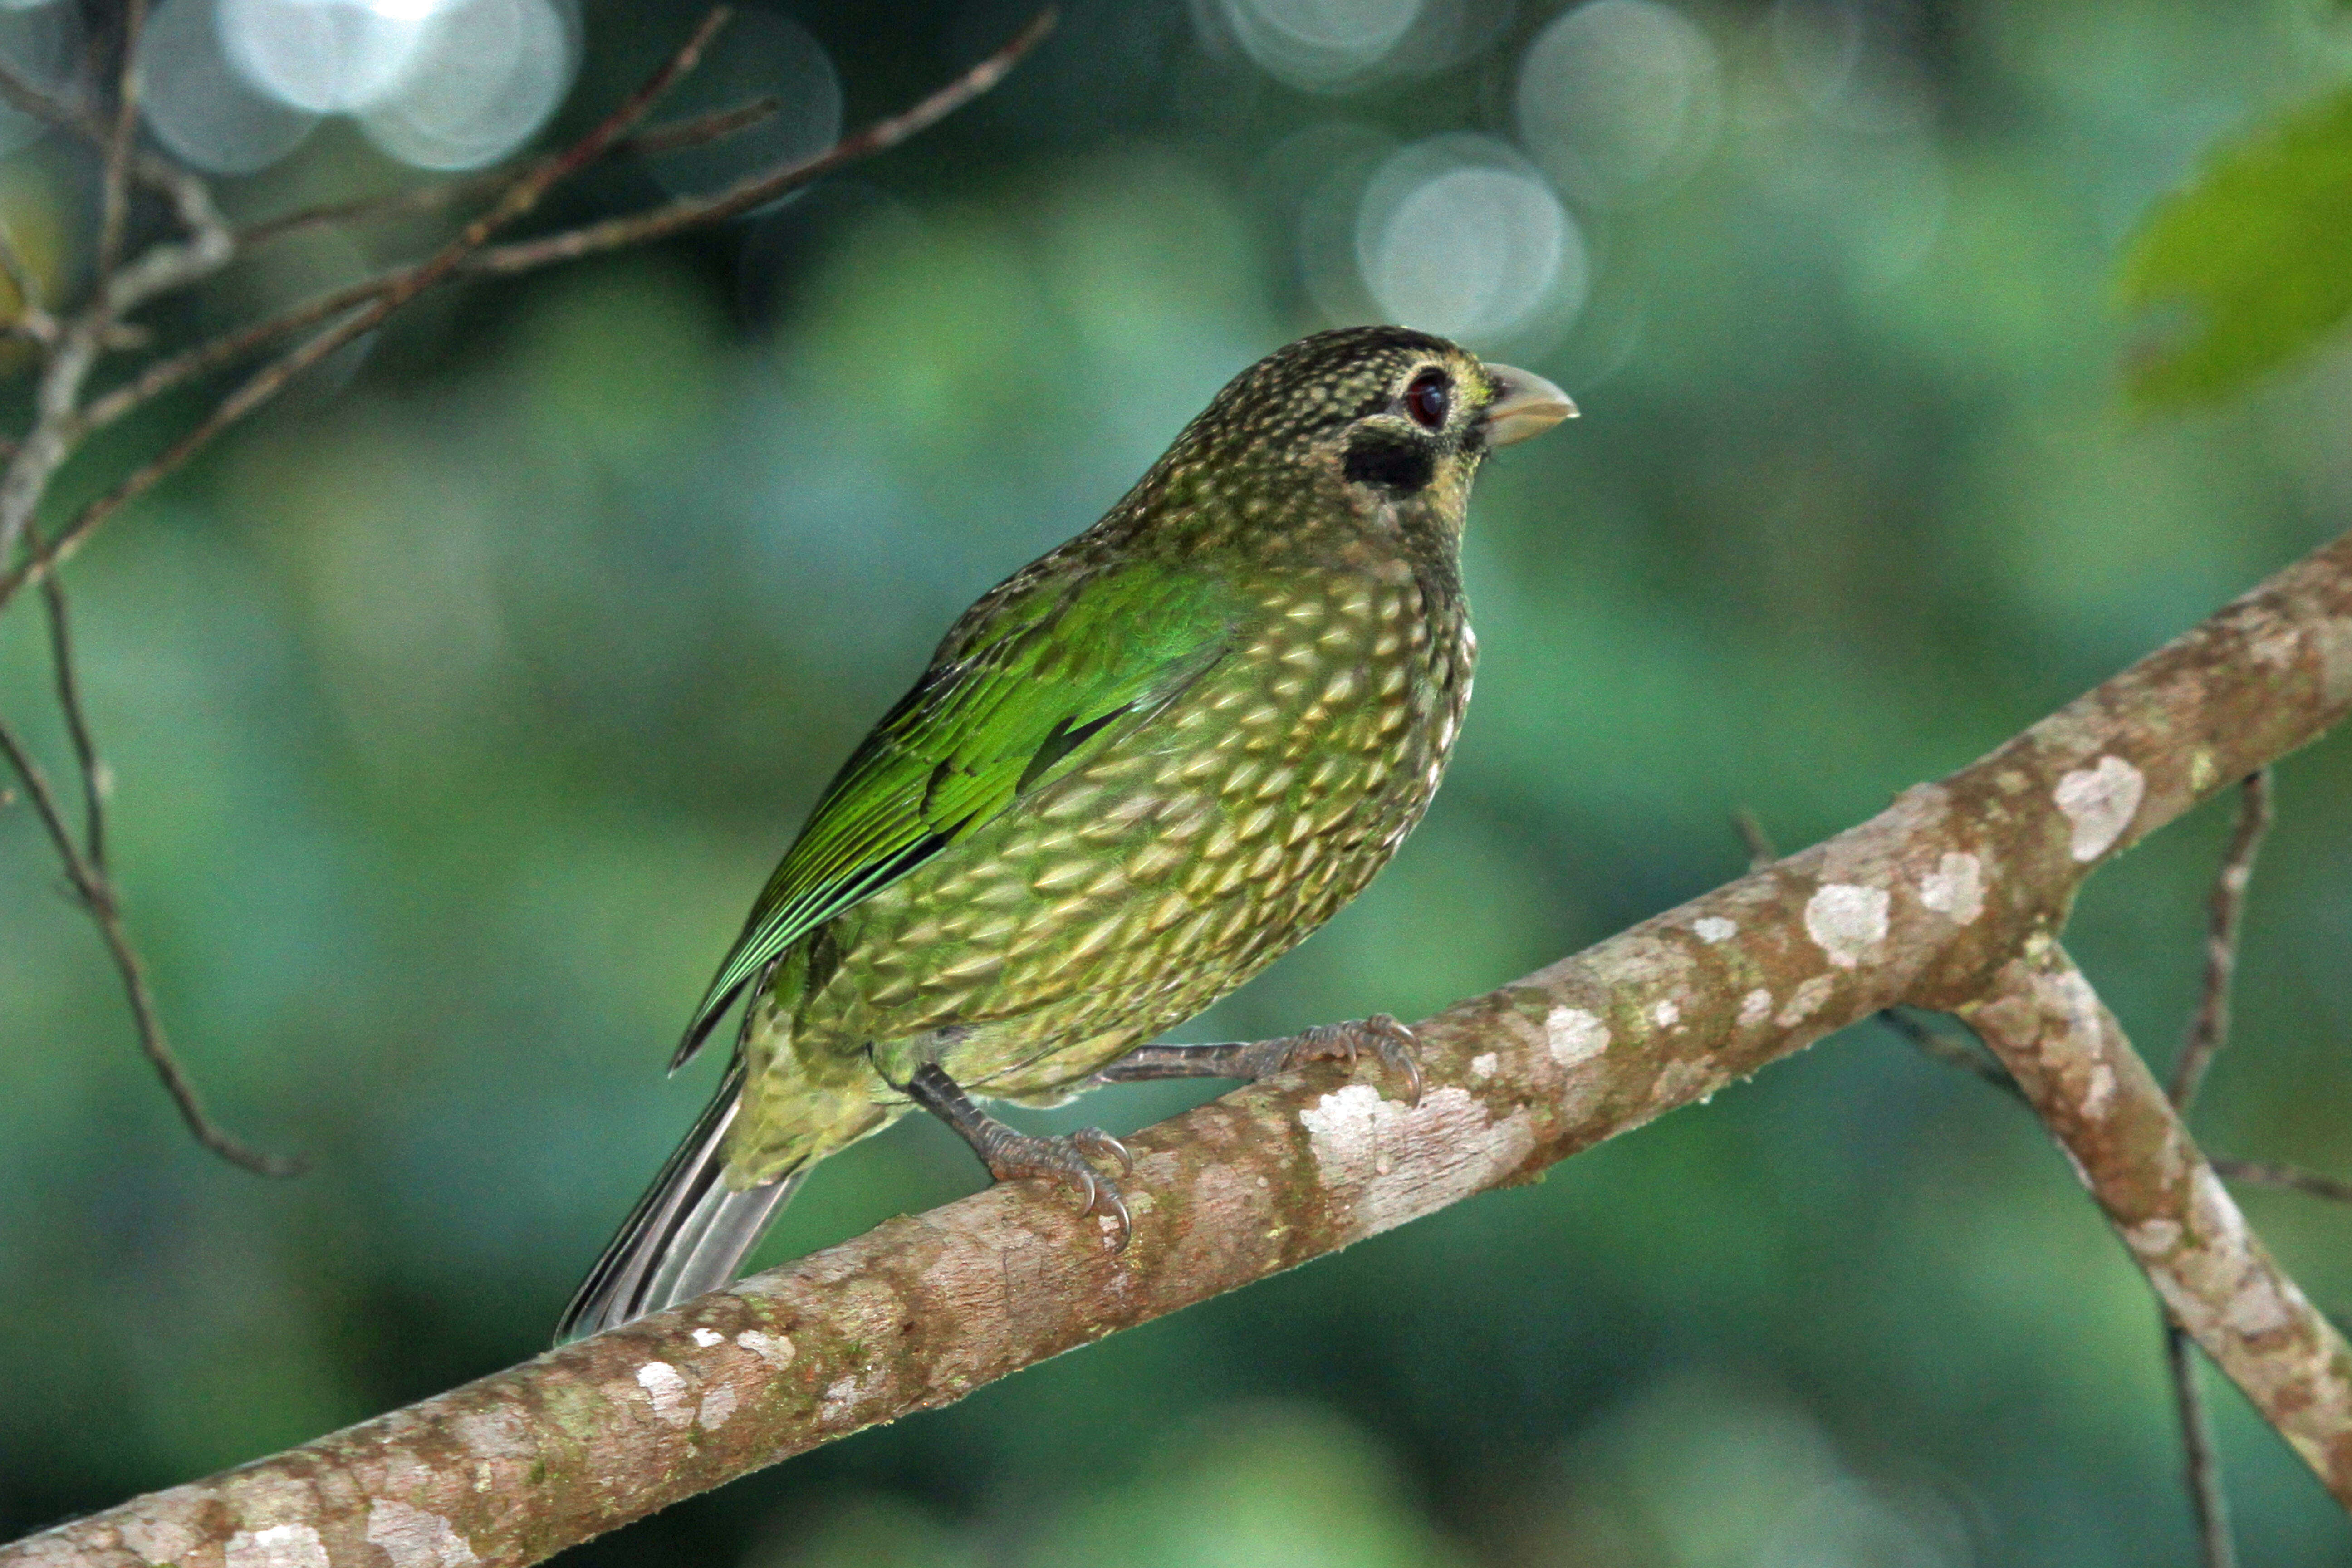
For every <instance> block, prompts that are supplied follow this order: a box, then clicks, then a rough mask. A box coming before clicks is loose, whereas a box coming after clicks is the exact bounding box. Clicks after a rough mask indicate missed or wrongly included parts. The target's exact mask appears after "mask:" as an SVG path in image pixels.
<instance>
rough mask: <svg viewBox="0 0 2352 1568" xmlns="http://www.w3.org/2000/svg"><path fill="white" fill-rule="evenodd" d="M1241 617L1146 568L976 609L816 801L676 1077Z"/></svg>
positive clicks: (1214, 650) (1203, 584)
mask: <svg viewBox="0 0 2352 1568" xmlns="http://www.w3.org/2000/svg"><path fill="white" fill-rule="evenodd" d="M1044 564H1045V563H1040V565H1041V566H1042V565H1044ZM1235 618H1236V617H1235V603H1234V599H1233V597H1232V596H1231V595H1230V594H1229V593H1227V592H1226V591H1224V590H1223V589H1222V588H1220V587H1219V586H1218V585H1217V584H1214V583H1213V582H1210V581H1208V580H1205V579H1204V578H1203V577H1202V576H1201V575H1199V574H1191V573H1171V572H1167V571H1164V570H1159V571H1155V570H1151V569H1150V568H1149V567H1143V566H1131V567H1129V568H1127V569H1125V570H1114V571H1109V572H1100V573H1093V574H1085V575H1082V576H1079V577H1077V578H1076V579H1075V580H1074V579H1072V578H1070V577H1066V576H1054V575H1047V574H1038V575H1035V576H1033V575H1032V574H1028V573H1024V574H1022V575H1020V576H1016V577H1014V578H1013V579H1012V580H1011V581H1010V582H1008V583H1006V584H1004V585H1003V587H1001V588H999V589H998V590H996V591H995V592H994V593H992V594H991V595H989V596H988V597H987V598H985V599H983V600H982V601H981V602H980V604H978V605H974V606H973V608H972V610H971V613H969V614H967V615H966V616H965V617H964V619H963V620H962V621H961V622H960V623H959V624H958V625H957V626H956V628H955V629H954V630H953V631H951V632H950V633H949V634H948V637H947V640H946V641H945V642H944V643H942V644H941V645H940V651H939V653H938V655H937V656H936V657H935V658H933V660H932V663H931V667H930V668H929V669H928V670H926V671H924V672H923V677H922V679H920V680H919V681H917V682H916V683H915V688H914V689H913V690H911V691H909V692H908V693H907V695H906V696H905V697H904V698H902V699H901V700H899V702H898V706H897V707H895V708H893V709H892V710H890V711H889V713H888V714H887V715H886V716H884V718H883V720H882V721H881V722H880V723H879V724H877V725H876V726H875V727H874V731H873V732H872V733H871V734H869V735H867V736H866V740H865V742H864V743H863V744H861V745H860V746H859V747H858V748H857V751H856V752H855V753H854V754H853V755H852V756H851V757H850V759H849V761H848V762H847V763H845V764H844V765H843V767H842V770H841V772H840V773H839V774H838V775H837V776H836V777H835V779H834V781H833V784H831V785H830V786H829V787H828V788H827V789H826V791H825V793H824V797H823V798H822V799H821V800H819V801H818V802H817V807H816V810H815V812H814V814H813V815H812V816H810V818H809V820H808V824H807V826H804V827H803V828H802V829H801V835H800V837H799V838H797V839H795V840H794V841H793V847H792V848H791V849H789V850H787V851H786V852H785V854H784V858H783V863H782V865H780V866H778V867H777V868H776V872H775V875H774V876H772V877H771V878H770V879H768V885H767V888H766V889H764V890H763V891H762V892H761V895H760V899H759V902H758V903H756V904H754V905H753V906H752V909H751V919H750V920H749V921H746V922H745V924H744V927H743V934H742V935H741V936H740V937H739V938H737V939H736V942H735V946H734V948H733V949H732V950H731V951H730V952H729V953H728V955H727V960H726V962H725V963H722V964H720V965H719V973H718V976H717V978H715V979H713V980H712V981H711V983H710V988H709V990H708V991H707V992H705V993H704V994H703V997H702V1001H701V1003H700V1004H699V1005H698V1006H697V1007H696V1008H695V1010H694V1020H693V1022H692V1023H691V1024H689V1025H688V1027H687V1032H686V1038H685V1039H684V1041H683V1042H681V1043H680V1045H679V1046H678V1049H677V1056H676V1057H675V1058H673V1059H672V1061H671V1064H670V1065H671V1066H672V1068H676V1067H677V1066H679V1065H680V1064H682V1063H684V1062H685V1061H686V1060H687V1059H688V1058H689V1057H691V1056H692V1055H693V1054H694V1053H695V1051H696V1050H697V1049H698V1048H699V1047H700V1046H701V1044H702V1041H703V1039H704V1037H706V1036H708V1035H709V1032H710V1028H711V1026H712V1025H714V1024H715V1023H717V1022H718V1019H719V1015H720V1014H721V1013H723V1012H725V1011H726V1009H727V1005H728V1004H729V1003H730V1002H731V1001H733V1000H734V998H735V994H736V993H737V992H739V991H740V990H741V989H742V988H743V987H744V985H746V984H749V983H750V982H751V980H752V979H754V978H755V977H756V976H757V975H758V974H759V973H760V972H761V970H763V969H764V968H766V967H767V965H768V964H769V963H772V961H773V960H774V959H775V957H776V955H777V954H778V953H781V952H783V951H784V949H785V948H786V947H787V946H789V945H791V943H792V942H793V941H794V939H796V938H798V937H800V936H802V935H803V934H805V933H806V932H808V931H812V930H814V928H815V927H817V926H819V925H821V924H823V923H824V921H829V920H831V919H832V918H833V917H834V916H835V915H837V914H839V913H841V911H842V910H845V909H848V908H849V907H850V906H851V905H853V904H856V903H857V902H858V901H859V900H863V899H866V898H870V897H872V896H873V895H874V894H876V893H877V892H880V891H881V890H882V889H885V888H887V887H888V886H890V884H892V883H893V882H896V881H898V879H900V878H902V877H904V876H906V875H907V874H908V872H910V871H912V870H914V869H915V868H917V867H918V866H920V865H921V864H923V863H924V862H925V861H927V860H929V859H930V858H932V857H934V856H936V855H938V854H940V852H941V851H943V850H945V849H946V848H947V847H949V846H950V845H952V844H953V843H955V842H956V840H957V839H959V838H961V837H963V836H964V835H966V834H968V833H970V832H971V830H972V829H974V828H976V827H978V826H980V825H982V823H985V822H987V821H989V820H990V819H991V818H992V817H994V816H997V815H998V814H999V813H1001V812H1003V810H1004V809H1005V808H1006V807H1007V806H1009V805H1013V802H1015V801H1016V800H1018V799H1020V798H1021V797H1022V796H1023V795H1026V794H1028V793H1029V792H1031V791H1032V790H1034V789H1035V788H1037V787H1039V786H1041V785H1043V784H1047V783H1050V782H1052V780H1054V779H1056V778H1059V777H1060V776H1062V775H1063V774H1064V773H1067V772H1069V771H1070V770H1071V769H1073V768H1076V767H1079V766H1081V765H1083V764H1084V763H1086V762H1087V761H1088V760H1089V759H1091V758H1092V757H1093V756H1095V755H1096V754H1097V753H1098V752H1101V751H1103V750H1104V749H1105V748H1107V747H1108V746H1112V745H1115V744H1117V743H1118V741H1119V739H1120V737H1121V736H1122V735H1123V734H1124V733H1125V732H1126V731H1127V730H1128V729H1129V727H1130V726H1128V725H1123V724H1121V723H1119V722H1118V721H1120V720H1122V719H1139V718H1143V717H1145V716H1148V715H1149V714H1150V713H1151V712H1152V711H1154V710H1158V709H1159V708H1160V707H1161V706H1162V705H1163V704H1165V703H1166V702H1167V701H1168V700H1171V698H1173V697H1174V696H1176V695H1177V694H1178V693H1179V692H1181V691H1182V690H1183V689H1185V688H1186V687H1188V686H1190V685H1191V684H1192V682H1193V681H1195V680H1197V679H1200V677H1201V675H1202V673H1203V672H1204V671H1206V670H1207V669H1208V668H1209V667H1210V666H1211V665H1213V664H1214V663H1215V662H1216V661H1217V660H1218V658H1221V657H1222V656H1223V653H1224V652H1225V649H1226V647H1227V646H1228V645H1229V643H1230V641H1231V638H1232V633H1233V628H1234V624H1235Z"/></svg>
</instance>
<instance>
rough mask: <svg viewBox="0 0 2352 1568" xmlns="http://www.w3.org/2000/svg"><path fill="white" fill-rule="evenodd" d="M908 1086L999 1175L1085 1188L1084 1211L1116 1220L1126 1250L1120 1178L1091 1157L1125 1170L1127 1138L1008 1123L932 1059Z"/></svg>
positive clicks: (1117, 1248) (1130, 1225)
mask: <svg viewBox="0 0 2352 1568" xmlns="http://www.w3.org/2000/svg"><path fill="white" fill-rule="evenodd" d="M906 1089H907V1093H908V1097H909V1098H910V1099H912V1100H914V1101H915V1103H916V1104H918V1105H919V1106H921V1107H922V1108H923V1109H924V1110H929V1112H930V1113H931V1114H932V1115H934V1116H936V1117H938V1118H939V1119H940V1121H944V1122H946V1123H947V1124H948V1125H949V1126H950V1127H952V1128H954V1129H955V1130H956V1131H958V1132H960V1133H961V1134H963V1141H964V1142H967V1143H969V1144H971V1152H973V1153H975V1154H977V1155H979V1156H980V1159H981V1163H982V1164H984V1165H986V1166H987V1167H988V1173H989V1174H990V1175H992V1176H994V1177H995V1178H996V1179H997V1180H998V1181H1000V1182H1010V1181H1013V1180H1014V1179H1015V1178H1016V1177H1022V1176H1036V1177H1041V1178H1043V1179H1045V1180H1046V1181H1049V1182H1067V1183H1069V1184H1070V1185H1072V1186H1074V1187H1076V1188H1077V1189H1078V1190H1079V1191H1080V1192H1082V1193H1084V1194H1087V1206H1086V1208H1085V1209H1084V1211H1082V1212H1084V1213H1086V1214H1093V1213H1095V1212H1097V1210H1099V1211H1101V1212H1102V1213H1104V1214H1107V1215H1109V1216H1110V1217H1111V1218H1112V1219H1114V1220H1116V1221H1118V1239H1117V1240H1116V1241H1115V1242H1114V1243H1113V1244H1112V1246H1111V1250H1112V1251H1113V1252H1124V1251H1126V1250H1127V1243H1128V1238H1129V1237H1131V1236H1133V1235H1134V1234H1135V1221H1134V1220H1133V1219H1132V1218H1131V1217H1129V1215H1128V1212H1127V1200H1126V1199H1125V1198H1123V1197H1121V1196H1120V1195H1119V1191H1118V1184H1117V1183H1115V1182H1113V1181H1112V1180H1111V1179H1110V1178H1109V1177H1108V1176H1106V1175H1104V1174H1103V1173H1101V1172H1099V1171H1097V1170H1096V1169H1095V1168H1094V1165H1093V1164H1092V1163H1091V1162H1092V1161H1094V1160H1116V1161H1118V1167H1119V1173H1120V1174H1122V1175H1125V1174H1127V1173H1129V1172H1131V1171H1133V1170H1134V1169H1135V1157H1134V1156H1133V1155H1131V1154H1129V1152H1127V1145H1126V1144H1124V1143H1122V1142H1119V1141H1118V1139H1116V1138H1114V1137H1112V1136H1111V1135H1110V1134H1109V1133H1108V1132H1105V1131H1102V1130H1101V1129H1100V1128H1098V1127H1081V1128H1079V1129H1078V1130H1077V1131H1076V1132H1067V1133H1063V1134H1061V1135H1059V1136H1056V1137H1047V1138H1040V1137H1037V1136H1035V1135H1034V1134H1033V1133H1028V1132H1024V1131H1020V1130H1019V1129H1018V1128H1014V1127H1009V1126H1007V1125H1005V1124H1004V1123H1003V1122H1002V1121H998V1120H997V1119H996V1118H995V1117H993V1116H991V1115H990V1114H989V1113H988V1112H986V1111H985V1110H982V1109H981V1108H980V1107H979V1106H977V1105H975V1104H973V1103H972V1100H971V1096H970V1095H969V1094H966V1093H965V1092H964V1091H963V1087H962V1086H961V1084H959V1083H957V1082H956V1081H955V1079H951V1078H950V1077H949V1076H948V1075H947V1072H946V1069H944V1068H941V1067H940V1066H939V1064H937V1063H936V1062H927V1063H925V1064H924V1065H923V1066H921V1067H919V1068H916V1069H915V1074H914V1077H912V1078H911V1079H908V1080H907V1085H906Z"/></svg>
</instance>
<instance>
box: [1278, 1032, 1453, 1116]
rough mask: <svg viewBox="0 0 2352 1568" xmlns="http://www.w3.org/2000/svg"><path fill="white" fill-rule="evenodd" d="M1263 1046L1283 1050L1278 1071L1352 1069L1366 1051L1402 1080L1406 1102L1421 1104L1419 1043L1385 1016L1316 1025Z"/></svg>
mask: <svg viewBox="0 0 2352 1568" xmlns="http://www.w3.org/2000/svg"><path fill="white" fill-rule="evenodd" d="M1266 1043H1267V1044H1268V1045H1271V1046H1280V1047H1286V1048H1285V1050H1284V1053H1283V1058H1282V1066H1281V1068H1276V1070H1277V1071H1282V1070H1286V1069H1287V1068H1294V1067H1298V1066H1300V1065H1302V1064H1304V1063H1307V1062H1345V1063H1346V1064H1347V1065H1348V1066H1349V1067H1351V1068H1352V1067H1354V1066H1355V1065H1356V1062H1357V1059H1358V1058H1360V1057H1361V1056H1362V1055H1363V1054H1364V1052H1365V1051H1366V1050H1367V1049H1369V1050H1370V1051H1371V1052H1372V1053H1373V1054H1374V1055H1376V1056H1378V1057H1379V1058H1381V1066H1382V1067H1384V1068H1388V1070H1389V1071H1391V1072H1392V1073H1394V1074H1395V1075H1396V1076H1398V1077H1399V1078H1402V1079H1404V1085H1405V1096H1406V1099H1407V1100H1409V1101H1410V1102H1411V1103H1412V1104H1414V1105H1419V1104H1420V1103H1421V1090H1422V1076H1421V1053H1420V1044H1421V1042H1420V1041H1418V1040H1416V1039H1415V1038H1414V1037H1413V1033H1412V1030H1411V1029H1408V1028H1406V1027H1405V1026H1403V1025H1402V1024H1400V1023H1398V1022H1397V1021H1396V1020H1395V1019H1394V1018H1392V1017H1391V1016H1388V1015H1387V1014H1386V1013H1375V1014H1373V1015H1372V1016H1370V1017H1369V1018H1351V1019H1349V1020H1348V1021H1347V1022H1346V1023H1344V1024H1318V1025H1316V1026H1314V1027H1313V1028H1309V1029H1302V1030H1300V1031H1299V1032H1298V1033H1297V1034H1296V1035H1293V1036H1291V1037H1290V1038H1288V1039H1286V1040H1269V1041H1267V1042H1266Z"/></svg>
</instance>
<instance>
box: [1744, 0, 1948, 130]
mask: <svg viewBox="0 0 2352 1568" xmlns="http://www.w3.org/2000/svg"><path fill="white" fill-rule="evenodd" d="M1883 12H1884V8H1882V7H1873V8H1871V9H1868V10H1865V9H1864V7H1862V6H1861V5H1856V4H1854V3H1853V0H1775V4H1774V5H1773V7H1772V47H1773V52H1774V53H1775V54H1776V55H1777V56H1779V58H1780V69H1781V72H1782V74H1783V76H1784V77H1785V78H1786V79H1787V80H1788V83H1789V85H1790V87H1791V88H1792V89H1795V91H1796V93H1797V95H1798V97H1799V98H1801V100H1804V102H1805V103H1806V105H1807V106H1808V107H1810V108H1811V110H1813V111H1814V112H1815V113H1817V114H1819V115H1821V116H1822V118H1823V119H1825V120H1828V121H1831V122H1832V123H1833V124H1835V125H1837V126H1839V127H1840V128H1841V129H1843V130H1847V131H1856V132H1864V133H1876V134H1885V133H1893V132H1908V131H1916V129H1917V128H1918V127H1919V126H1920V124H1921V123H1922V122H1924V121H1926V119H1927V113H1928V100H1927V88H1926V86H1925V84H1924V83H1923V81H1922V80H1921V79H1920V75H1919V68H1918V66H1917V65H1916V63H1915V62H1914V61H1913V59H1912V58H1911V56H1910V54H1909V53H1908V52H1907V51H1906V50H1905V49H1904V48H1902V47H1899V42H1898V40H1897V39H1896V38H1895V37H1894V36H1893V33H1894V29H1893V27H1892V26H1890V21H1889V18H1888V17H1887V16H1885V15H1884V14H1883Z"/></svg>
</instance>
